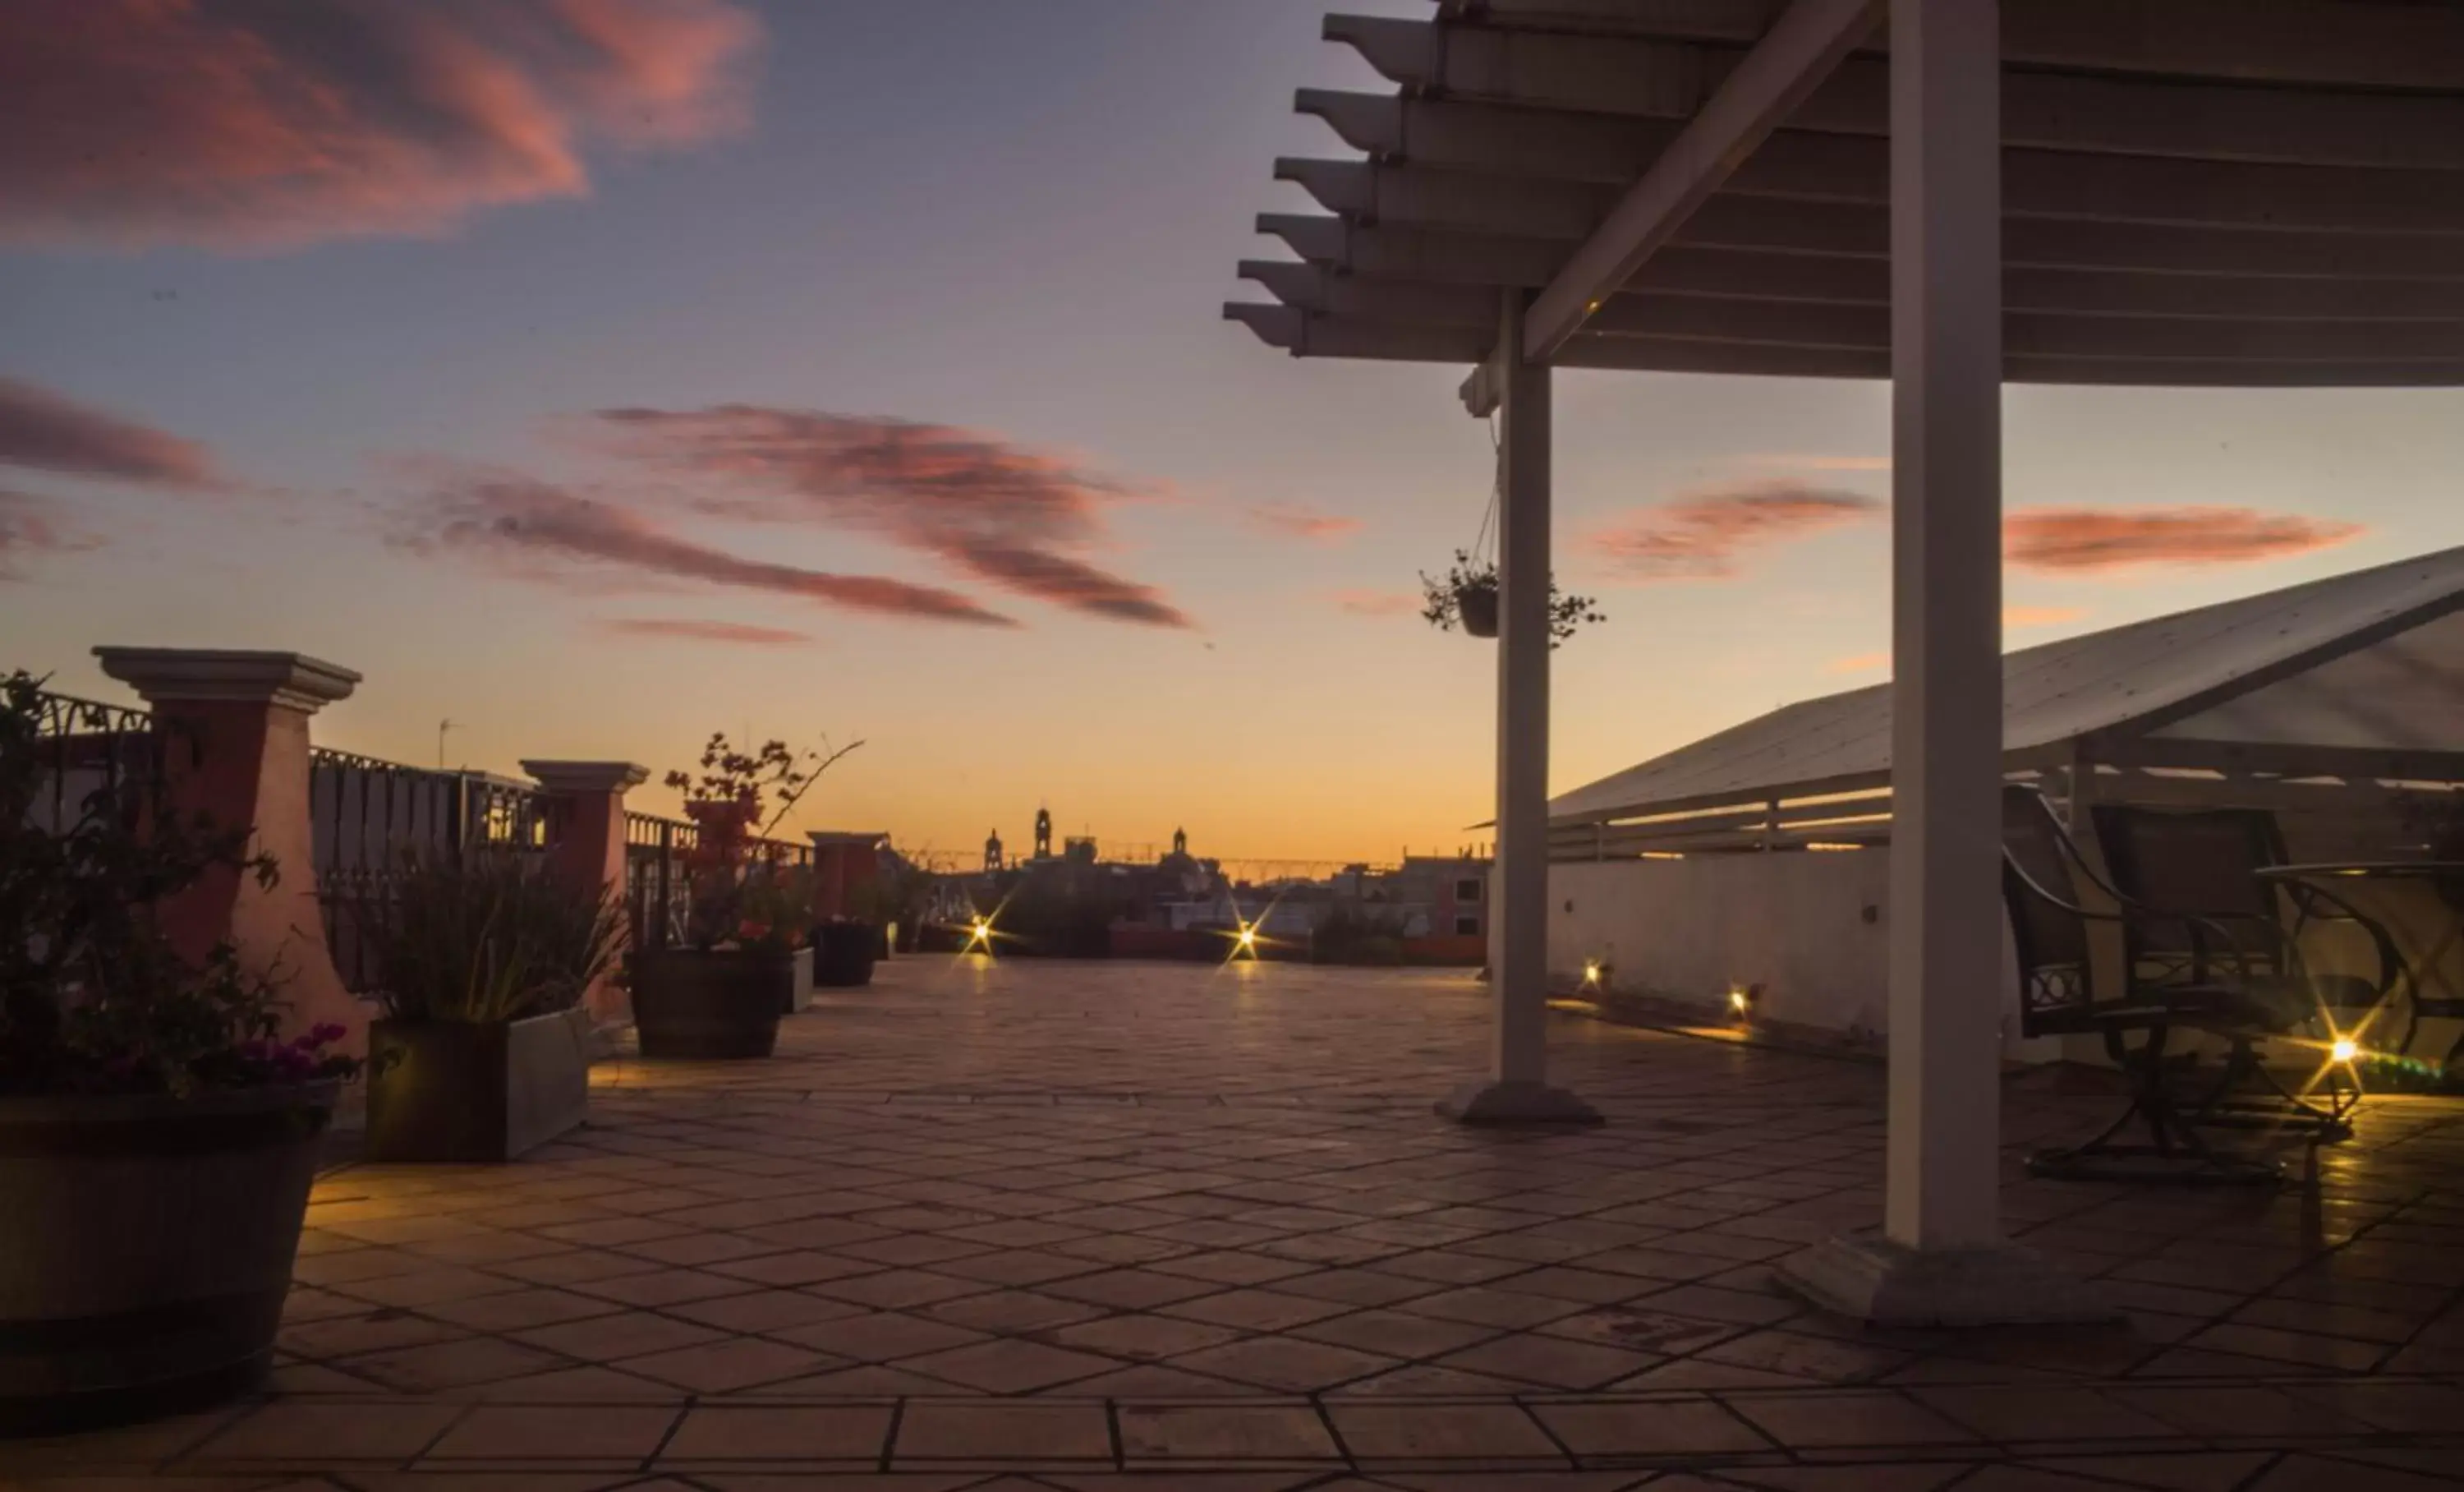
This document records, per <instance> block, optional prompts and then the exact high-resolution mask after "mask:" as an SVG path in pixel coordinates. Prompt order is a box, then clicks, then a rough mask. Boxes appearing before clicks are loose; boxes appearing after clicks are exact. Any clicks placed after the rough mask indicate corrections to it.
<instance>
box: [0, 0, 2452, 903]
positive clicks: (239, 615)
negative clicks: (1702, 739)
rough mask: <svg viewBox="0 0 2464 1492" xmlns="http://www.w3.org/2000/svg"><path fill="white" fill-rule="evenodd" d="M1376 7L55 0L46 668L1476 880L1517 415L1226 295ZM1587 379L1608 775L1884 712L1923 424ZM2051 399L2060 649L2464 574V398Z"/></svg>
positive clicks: (7, 568) (980, 811) (20, 296)
mask: <svg viewBox="0 0 2464 1492" xmlns="http://www.w3.org/2000/svg"><path fill="white" fill-rule="evenodd" d="M1352 8H1353V9H1358V10H1369V11H1383V12H1388V13H1395V14H1402V15H1420V14H1425V13H1427V9H1428V8H1427V7H1426V6H1425V5H1424V4H1419V3H1414V0H1353V4H1352ZM1324 9H1325V5H1324V0H1311V3H1309V4H1301V3H1296V0H1241V3H1240V4H1237V5H1232V4H1211V5H1210V4H1198V3H1188V0H1052V3H1047V4H1039V5H1035V6H1025V5H1014V4H1001V5H987V4H983V3H981V0H900V3H899V4H897V5H891V6H883V5H870V6H853V5H837V4H818V3H817V4H797V5H786V4H781V5H772V6H757V7H747V6H737V5H730V4H727V3H724V0H437V3H434V4H429V5H424V6H420V7H407V6H406V5H403V4H396V3H384V0H359V3H352V4H340V3H337V4H319V5H309V4H304V3H303V4H297V5H272V4H269V5H251V6H240V5H223V4H209V3H205V0H197V3H195V4H191V5H188V6H187V7H179V6H168V7H159V8H150V9H149V8H143V7H140V6H137V5H135V4H134V3H133V0H131V3H122V0H94V3H90V4H83V3H78V4H73V3H72V0H34V3H32V4H22V5H19V6H15V7H12V8H11V10H10V11H8V12H7V14H6V15H5V16H0V141H7V142H9V144H7V145H0V577H5V578H0V635H5V636H6V637H7V638H8V640H9V647H8V648H7V650H6V655H7V656H6V657H5V658H0V663H17V664H23V665H25V666H28V667H32V668H35V669H49V670H56V671H57V672H58V675H59V678H60V681H61V683H62V684H63V685H64V686H67V687H71V688H74V689H78V690H81V691H84V692H88V693H96V694H105V695H109V694H111V693H112V686H110V685H108V684H106V683H104V682H102V681H101V680H99V679H98V678H97V676H96V675H95V673H94V671H93V670H92V668H91V667H90V664H89V662H88V660H87V657H86V652H87V649H88V648H89V647H90V646H91V645H92V644H95V643H98V642H120V643H188V644H196V645H230V646H253V647H281V648H295V649H298V650H300V651H304V652H308V653H313V654H316V655H319V656H321V657H329V658H332V659H334V660H335V661H338V662H341V663H345V664H348V665H350V666H352V667H355V668H359V669H362V670H363V671H364V672H365V673H366V674H367V676H368V680H367V682H366V684H365V685H363V689H362V692H361V694H360V695H359V696H358V697H356V698H354V699H353V700H351V701H346V702H345V703H343V704H341V705H340V706H337V707H335V708H334V709H332V710H331V711H330V712H329V713H328V714H327V715H326V716H325V717H323V718H322V719H320V721H319V733H320V738H321V739H323V740H325V741H328V742H331V743H333V744H337V745H341V746H348V747H351V748H354V749H360V750H367V751H372V752H376V753H379V754H384V755H389V756H394V757H398V758H403V759H407V760H412V761H429V760H433V758H434V754H435V749H436V745H435V743H436V723H437V722H438V721H439V720H440V719H444V718H448V717H450V718H451V719H452V720H454V721H457V722H460V723H462V724H461V725H460V728H459V729H458V730H457V731H456V732H455V733H454V735H453V736H452V737H451V740H450V742H449V751H450V754H451V756H452V757H453V758H454V759H456V760H457V761H461V760H467V761H468V762H469V763H471V764H472V765H474V766H486V767H491V768H499V769H509V768H512V766H513V764H514V763H515V762H516V761H517V759H518V758H520V757H524V756H540V755H571V756H590V757H610V756H623V757H631V758H634V759H637V760H640V761H642V762H644V763H646V764H648V765H649V766H651V767H653V768H660V769H664V768H667V767H670V766H676V765H682V764H683V763H684V762H686V761H687V760H689V759H690V757H691V756H692V754H693V752H694V750H695V749H696V748H697V746H698V743H699V741H700V740H701V739H702V738H703V737H704V736H706V735H707V734H708V733H709V732H710V731H711V730H714V729H725V730H728V731H731V732H743V731H751V732H754V733H756V734H759V735H763V736H769V735H779V736H787V737H791V738H798V739H810V738H817V737H819V736H820V735H822V734H824V733H827V734H828V735H830V736H831V737H832V738H834V739H835V740H838V741H840V742H844V741H846V740H847V739H850V738H854V737H864V738H866V739H868V740H869V743H870V745H869V746H868V748H867V749H866V750H865V751H862V752H859V753H857V754H856V755H855V756H854V757H851V758H849V759H848V760H847V763H846V764H844V766H843V767H842V768H841V769H840V771H839V772H838V773H836V774H834V775H833V778H832V780H831V781H830V782H829V783H828V784H826V785H825V787H824V789H823V790H822V791H820V792H819V793H818V794H817V795H816V798H815V800H814V805H813V808H812V810H811V811H810V812H809V813H808V814H807V817H808V818H809V819H810V821H811V822H812V823H814V824H815V825H820V824H824V823H831V824H841V825H848V826H856V825H861V826H865V827H874V826H887V827H889V828H891V830H893V831H894V832H896V833H897V834H898V835H899V836H900V838H901V839H902V841H904V842H906V843H907V844H909V845H910V846H911V847H915V848H933V849H937V850H943V851H950V852H957V853H972V852H973V851H974V849H975V848H976V846H977V845H978V844H979V842H980V840H981V837H982V835H983V833H984V831H985V830H986V829H987V828H990V827H995V826H998V827H999V828H1001V830H1002V831H1003V833H1004V834H1005V835H1007V836H1008V837H1009V838H1010V839H1011V840H1012V841H1014V842H1015V841H1019V840H1023V837H1024V836H1025V833H1026V828H1027V821H1028V819H1029V818H1030V817H1031V816H1032V813H1033V811H1034V809H1035V806H1036V804H1037V803H1038V801H1048V802H1049V803H1050V804H1051V805H1052V807H1053V810H1054V813H1055V816H1056V818H1057V819H1058V820H1059V821H1060V823H1061V825H1062V827H1064V828H1065V829H1067V830H1068V831H1069V832H1072V833H1075V832H1080V831H1081V830H1091V831H1092V832H1094V833H1096V834H1097V835H1099V836H1101V837H1103V838H1105V839H1107V840H1109V841H1114V842H1120V843H1126V844H1143V843H1159V842H1161V841H1162V840H1164V839H1166V838H1168V837H1169V835H1170V834H1171V831H1172V829H1173V828H1174V827H1175V826H1176V825H1186V826H1187V827H1188V828H1189V830H1190V832H1191V835H1192V839H1193V842H1194V845H1195V847H1196V848H1197V849H1199V851H1200V852H1201V853H1221V854H1227V855H1238V856H1256V857H1268V856H1278V857H1328V858H1341V857H1392V856H1394V855H1396V854H1397V853H1398V852H1399V851H1400V850H1401V849H1402V848H1403V847H1404V846H1406V845H1410V846H1413V847H1415V848H1420V849H1428V848H1435V847H1438V846H1441V845H1443V846H1447V847H1451V846H1453V845H1455V844H1457V843H1461V842H1463V841H1464V840H1466V839H1468V838H1470V837H1472V836H1471V835H1465V834H1463V833H1462V832H1461V826H1462V825H1463V824H1466V823H1469V822H1472V821H1474V820H1476V819H1479V818H1482V817H1485V815H1486V812H1487V809H1486V801H1487V793H1488V773H1489V753H1490V725H1489V710H1490V702H1491V690H1492V679H1491V673H1492V654H1491V653H1490V651H1489V650H1488V648H1487V646H1486V645H1485V644H1480V643H1474V642H1470V641H1467V640H1465V639H1463V638H1462V637H1459V636H1445V635H1438V634H1436V633H1433V632H1431V631H1430V630H1429V629H1428V628H1426V627H1425V626H1423V625H1422V624H1421V623H1420V622H1419V620H1418V619H1417V618H1416V617H1415V616H1414V615H1412V614H1411V612H1410V610H1409V609H1408V608H1407V606H1406V605H1405V601H1404V598H1405V597H1406V596H1407V595H1408V593H1409V592H1410V591H1411V590H1412V589H1413V587H1414V575H1415V571H1416V570H1419V569H1421V568H1430V569H1435V568H1441V566H1442V565H1443V563H1444V561H1445V560H1446V558H1447V555H1448V552H1449V551H1450V550H1452V549H1453V548H1455V547H1457V546H1463V545H1467V544H1468V543H1470V541H1471V540H1472V537H1473V535H1474V532H1475V531H1476V530H1477V528H1478V527H1479V524H1480V519H1481V512H1482V508H1483V506H1484V503H1485V499H1486V493H1487V486H1488V480H1489V460H1488V444H1487V435H1486V433H1485V429H1484V428H1483V427H1482V426H1481V425H1479V424H1477V423H1475V422H1473V421H1470V420H1468V419H1466V418H1464V417H1463V414H1462V413H1461V411H1460V407H1459V406H1458V405H1457V404H1456V403H1455V402H1454V400H1453V397H1452V391H1453V388H1454V385H1455V384H1456V383H1457V382H1458V381H1459V379H1460V377H1461V370H1460V369H1454V368H1440V367H1394V366H1380V365H1359V366H1344V365H1330V364H1303V363H1297V362H1293V361H1291V360H1288V359H1287V358H1284V357H1283V356H1281V355H1280V354H1277V353H1273V352H1270V351H1269V350H1267V349H1265V347H1263V346H1261V345H1258V344H1256V343H1255V342H1254V341H1253V340H1252V339H1250V337H1249V336H1248V334H1247V333H1246V332H1244V331H1242V330H1240V329H1239V328H1237V327H1234V326H1230V325H1227V324H1225V323H1221V321H1220V320H1219V319H1218V316H1217V310H1216V306H1217V303H1218V302H1219V301H1221V300H1222V299H1224V298H1225V297H1226V295H1235V296H1237V295H1241V294H1243V291H1242V290H1241V288H1240V287H1239V286H1238V285H1237V284H1236V283H1235V281H1234V280H1233V278H1232V271H1233V264H1234V261H1235V260H1236V259H1238V258H1240V257H1242V256H1267V255H1271V254H1273V253H1275V252H1276V251H1275V250H1274V249H1273V248H1272V246H1270V245H1269V244H1267V243H1266V242H1265V241H1263V240H1260V239H1258V238H1256V237H1255V236H1254V235H1253V234H1252V233H1251V231H1250V226H1251V219H1252V216H1253V215H1254V214H1255V213H1256V212H1261V211H1308V210H1309V209H1308V207H1307V204H1306V201H1305V199H1303V198H1301V197H1300V195H1299V193H1298V191H1297V189H1294V188H1290V187H1286V186H1279V185H1277V184H1275V183H1273V182H1271V181H1270V180H1269V177H1268V169H1269V163H1270V161H1271V159H1272V158H1273V157H1274V156H1275V155H1276V154H1278V153H1292V154H1310V153H1315V154H1326V155H1336V154H1340V153H1341V150H1340V147H1339V146H1338V145H1337V144H1336V142H1335V141H1334V140H1333V139H1332V137H1331V135H1329V134H1327V133H1326V132H1325V131H1324V130H1323V128H1322V127H1321V126H1319V125H1317V124H1315V123H1314V122H1309V121H1304V120H1299V119H1296V118H1294V117H1293V116H1292V115H1291V113H1290V107H1289V105H1290V94H1291V90H1292V89H1293V88H1294V87H1296V86H1304V85H1316V86H1339V87H1340V86H1349V87H1360V88H1375V87H1377V86H1378V84H1377V82H1376V80H1375V78H1373V77H1372V76H1370V75H1369V74H1368V72H1367V70H1366V69H1365V68H1364V67H1362V66H1361V65H1359V64H1358V63H1357V62H1356V61H1355V60H1354V59H1353V58H1352V57H1351V56H1350V55H1349V54H1348V53H1345V52H1342V51H1340V50H1338V49H1336V48H1333V47H1331V46H1328V45H1326V44H1324V43H1322V42H1320V41H1319V40H1318V39H1317V29H1318V21H1319V17H1320V15H1321V13H1322V12H1323V11H1324ZM233 14H236V15H240V16H244V17H246V18H247V25H248V29H247V30H246V31H242V30H239V29H238V28H237V26H236V24H235V23H234V22H232V21H231V19H230V17H231V15H233ZM149 17H150V18H149ZM11 58H14V60H13V61H12V60H10V59H11ZM165 142H179V143H180V144H179V145H176V146H173V145H165V144H164V143H165ZM1560 390H1561V393H1560V399H1561V406H1560V412H1559V416H1558V422H1557V424H1558V432H1559V441H1560V456H1559V462H1558V471H1559V499H1558V501H1559V512H1560V515H1561V518H1560V523H1561V527H1560V545H1559V552H1560V572H1561V575H1562V576H1563V577H1564V578H1565V579H1566V580H1568V581H1569V582H1570V583H1572V584H1573V585H1574V586H1575V587H1576V588H1577V589H1580V590H1587V591H1592V592H1594V593H1596V594H1597V595H1599V596H1600V598H1601V601H1602V606H1603V609H1604V610H1605V611H1607V612H1608V613H1609V615H1610V618H1611V620H1610V621H1609V622H1608V623H1607V624H1606V625H1604V626H1601V627H1598V628H1595V629H1593V630H1591V631H1589V632H1587V633H1586V634H1585V635H1582V636H1580V637H1579V638H1577V639H1576V640H1575V641H1574V642H1573V643H1572V644H1571V645H1570V646H1569V647H1568V648H1566V649H1565V650H1564V651H1563V652H1562V653H1560V654H1559V655H1558V665H1559V671H1558V692H1557V706H1556V730H1557V745H1556V751H1555V758H1556V770H1555V781H1556V785H1557V786H1558V787H1560V788H1564V787H1570V786H1573V785H1574V784H1577V783H1579V782H1582V781H1586V780H1588V779H1590V778H1592V777H1594V776H1597V775H1599V774H1601V773H1604V772H1607V771H1610V770H1614V769H1616V768H1621V767H1624V766H1627V765H1629V764H1631V763H1633V762H1635V761H1638V760H1639V759H1641V758H1642V757H1644V756H1646V755H1649V754H1652V753H1653V752H1656V751H1658V750H1661V749H1664V748H1666V747H1668V746H1674V745H1677V744H1680V743H1682V742H1683V741H1685V740H1688V739H1691V738H1692V737H1694V736H1697V735H1700V734H1702V733H1705V732H1706V731H1708V730H1711V729H1715V728H1718V727H1720V726H1723V725H1726V724H1732V723H1734V722H1735V721H1737V720H1739V719H1742V718H1744V717H1746V716H1749V715H1751V714H1754V713H1758V712H1760V711H1762V710H1765V709H1768V708H1770V707H1771V706H1772V705H1775V704H1778V703H1780V702H1783V701H1788V700H1792V699H1796V698H1802V697H1805V696H1807V695H1810V694H1815V693H1820V692H1824V691H1826V690H1829V689H1832V688H1836V687H1840V686H1843V685H1846V684H1851V683H1860V682H1866V681H1870V680H1872V679H1876V678H1879V677H1881V675H1880V672H1879V667H1878V659H1879V655H1880V654H1881V650H1882V649H1883V648H1884V646H1885V644H1886V636H1887V628H1886V626H1885V608H1886V571H1885V559H1886V546H1885V532H1884V522H1883V519H1882V517H1881V512H1880V503H1879V500H1880V499H1881V497H1883V496H1885V495H1886V494H1887V491H1888V481H1889V476H1888V471H1887V469H1886V466H1885V464H1884V462H1883V460H1882V457H1884V455H1885V453H1886V451H1887V426H1886V418H1885V416H1886V413H1887V400H1886V392H1885V390H1882V389H1881V388H1880V387H1877V386H1866V385H1845V384H1822V383H1814V382H1793V381H1741V380H1728V379H1714V378H1693V377H1676V376H1658V375H1611V374H1570V375H1563V376H1562V377H1561V380H1560ZM2008 409H2009V447H2008V449H2009V479H2008V500H2009V502H2010V505H2011V507H2012V509H2013V515H2014V532H2013V568H2012V570H2011V573H2010V577H2009V582H2008V586H2009V590H2010V595H2011V599H2012V602H2013V606H2014V608H2018V609H2019V611H2018V612H2017V614H2014V616H2013V627H2012V630H2011V632H2010V634H2009V635H2010V637H2011V639H2012V641H2013V643H2020V642H2027V641H2035V640H2043V639H2046V638H2051V637H2054V636H2058V635H2063V634H2064V633H2066V632H2075V631H2079V630H2082V629H2085V628H2089V627H2098V626H2105V625H2111V624H2114V623H2117V622H2122V621H2125V620H2129V619H2132V618H2134V617H2138V616H2144V615H2148V614H2152V613H2155V612H2163V611H2170V610H2175V609H2178V608H2180V607H2183V606H2189V605H2195V604H2201V603H2204V602H2208V601H2211V600H2217V599H2222V598H2224V597H2227V596H2231V595H2235V594H2241V593H2246V592H2248V591H2252V590H2262V589H2268V588H2271V587H2275V586H2278V585H2283V584H2289V583H2291V582H2294V581H2298V580H2301V579H2305V578H2309V577H2312V576H2315V575H2319V574H2323V573H2328V572H2331V571H2334V570H2337V569H2343V568H2351V567H2355V566H2359V565H2363V564H2367V563H2375V562H2378V561H2382V560H2386V559H2391V558H2395V557H2398V556H2401V555H2404V554H2409V553H2415V552H2420V551H2423V550H2427V549H2431V548H2437V547H2441V546H2447V545H2450V544H2453V543H2457V542H2459V540H2464V523H2459V521H2458V520H2457V519H2456V518H2455V517H2454V516H2453V513H2454V512H2455V504H2453V501H2451V498H2452V494H2453V488H2454V484H2455V480H2456V474H2457V473H2458V472H2459V470H2464V394H2459V393H2457V392H2453V391H2444V390H2442V391H2431V392H2395V393H2388V392H2380V391H2369V392H2349V393H2346V392H2321V393H2313V392H2299V391H2294V392H2267V393H2235V392H2188V391H2185V392H2155V393H2150V392H2146V391H2140V390H2044V389H2013V390H2011V392H2010V394H2009V396H2008ZM2184 508H2211V509H2212V508H2222V509H2229V510H2235V511H2232V512H2226V513H2215V512H2207V513H2197V514H2190V515H2187V516H2185V515H2183V514H2181V513H2179V512H2178V511H2177V510H2180V509H2184ZM2080 510H2085V511H2080ZM2241 510H2246V511H2241ZM652 796H653V806H656V802H655V796H656V795H655V794H654V795H652Z"/></svg>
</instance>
